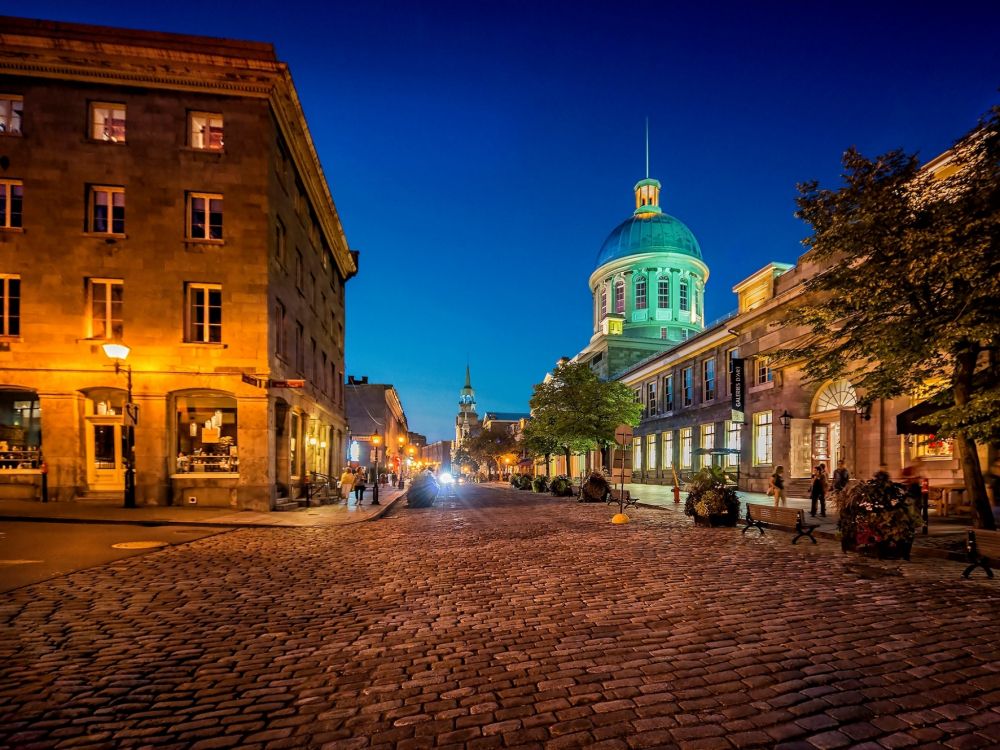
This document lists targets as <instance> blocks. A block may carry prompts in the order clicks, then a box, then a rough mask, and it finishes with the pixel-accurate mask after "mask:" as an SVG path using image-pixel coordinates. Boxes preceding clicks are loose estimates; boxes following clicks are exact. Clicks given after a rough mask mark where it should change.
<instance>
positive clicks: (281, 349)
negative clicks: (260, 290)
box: [274, 300, 288, 357]
mask: <svg viewBox="0 0 1000 750" xmlns="http://www.w3.org/2000/svg"><path fill="white" fill-rule="evenodd" d="M287 345H288V344H287V342H286V341H285V306H284V304H282V302H281V300H277V301H276V302H275V303H274V353H275V354H277V355H278V356H279V357H284V356H285V355H286V354H287V353H288V350H287V348H286V347H287Z"/></svg>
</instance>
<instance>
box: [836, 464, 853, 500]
mask: <svg viewBox="0 0 1000 750" xmlns="http://www.w3.org/2000/svg"><path fill="white" fill-rule="evenodd" d="M849 481H851V473H850V472H849V471H848V470H847V464H846V463H845V461H844V459H840V460H839V461H838V462H837V468H836V469H834V471H833V491H834V492H843V491H844V490H845V489H846V488H847V483H848V482H849Z"/></svg>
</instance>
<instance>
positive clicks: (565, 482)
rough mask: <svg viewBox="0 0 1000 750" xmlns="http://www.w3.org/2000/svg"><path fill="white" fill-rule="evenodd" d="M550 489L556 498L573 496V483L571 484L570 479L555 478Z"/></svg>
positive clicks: (563, 477) (564, 477)
mask: <svg viewBox="0 0 1000 750" xmlns="http://www.w3.org/2000/svg"><path fill="white" fill-rule="evenodd" d="M549 489H550V490H552V494H553V495H555V496H556V497H569V496H570V495H572V494H573V483H572V482H570V480H569V477H566V476H562V475H560V476H557V477H553V479H552V483H551V484H550V485H549Z"/></svg>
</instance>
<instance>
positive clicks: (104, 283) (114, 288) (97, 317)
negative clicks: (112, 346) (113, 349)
mask: <svg viewBox="0 0 1000 750" xmlns="http://www.w3.org/2000/svg"><path fill="white" fill-rule="evenodd" d="M124 290H125V284H124V282H123V281H122V280H121V279H90V280H89V281H88V282H87V308H88V310H89V311H90V325H89V328H90V330H89V331H88V335H89V337H90V338H92V339H107V340H108V341H121V340H122V338H123V335H122V334H123V333H124V330H123V325H122V296H123V293H124Z"/></svg>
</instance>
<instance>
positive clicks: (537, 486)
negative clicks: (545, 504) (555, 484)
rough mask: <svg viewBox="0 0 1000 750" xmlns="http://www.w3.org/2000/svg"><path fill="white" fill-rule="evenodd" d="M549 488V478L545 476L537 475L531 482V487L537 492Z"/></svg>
mask: <svg viewBox="0 0 1000 750" xmlns="http://www.w3.org/2000/svg"><path fill="white" fill-rule="evenodd" d="M548 488H549V480H548V479H546V478H545V477H535V479H534V480H533V481H532V482H531V489H533V490H534V491H535V492H545V491H546V490H548Z"/></svg>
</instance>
